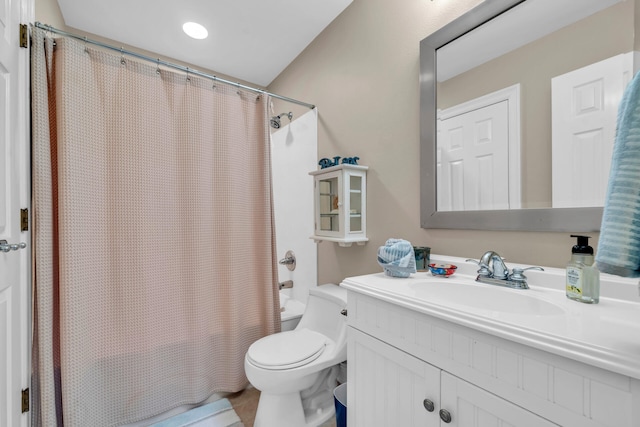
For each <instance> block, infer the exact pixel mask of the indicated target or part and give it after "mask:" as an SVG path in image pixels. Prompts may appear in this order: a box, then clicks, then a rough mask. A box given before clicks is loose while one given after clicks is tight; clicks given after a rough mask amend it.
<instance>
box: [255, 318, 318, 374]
mask: <svg viewBox="0 0 640 427" xmlns="http://www.w3.org/2000/svg"><path fill="white" fill-rule="evenodd" d="M326 345H327V338H326V337H325V336H324V335H322V334H320V333H318V332H315V331H311V330H309V329H305V328H303V329H294V330H293V331H286V332H280V333H277V334H273V335H269V336H267V337H264V338H262V339H259V340H258V341H256V342H254V343H253V344H251V346H250V347H249V350H248V351H247V359H248V360H249V361H250V362H251V363H252V364H253V365H255V366H258V367H260V368H264V369H273V370H284V369H292V368H297V367H299V366H304V365H306V364H309V363H311V362H313V361H314V360H316V359H317V358H318V357H320V355H321V354H322V352H323V351H324V349H325V347H326Z"/></svg>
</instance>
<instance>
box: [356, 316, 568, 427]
mask: <svg viewBox="0 0 640 427" xmlns="http://www.w3.org/2000/svg"><path fill="white" fill-rule="evenodd" d="M349 339H350V341H349V355H348V359H349V361H350V363H349V380H348V381H349V383H348V384H349V387H353V388H354V389H355V393H353V402H352V401H351V400H349V407H348V410H347V413H348V415H349V421H348V424H349V425H350V426H351V425H354V426H356V427H374V426H396V425H397V426H406V427H411V426H416V427H418V426H419V427H436V426H455V427H496V426H504V427H506V426H526V427H551V426H557V424H554V423H551V422H549V421H547V420H545V419H544V418H542V417H539V416H537V415H535V414H533V413H531V412H529V411H527V410H525V409H523V408H521V407H519V406H517V405H514V404H512V403H511V402H508V401H506V400H504V399H501V398H500V397H498V396H495V395H493V394H491V393H489V392H487V391H485V390H483V389H481V388H479V387H476V386H474V385H473V384H470V383H468V382H466V381H464V380H462V379H460V378H457V377H455V376H453V375H451V374H449V373H448V372H446V371H443V370H441V369H439V368H437V367H435V366H432V365H430V364H428V363H426V362H424V361H422V360H420V359H418V358H415V357H413V356H411V355H409V354H407V353H405V352H403V351H401V350H398V349H397V348H395V347H392V346H390V345H388V344H385V343H384V342H382V341H380V340H378V339H375V338H373V337H371V336H369V335H367V334H364V333H362V332H360V331H358V330H357V329H355V328H349Z"/></svg>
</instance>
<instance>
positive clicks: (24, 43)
mask: <svg viewBox="0 0 640 427" xmlns="http://www.w3.org/2000/svg"><path fill="white" fill-rule="evenodd" d="M20 47H29V27H27V24H20Z"/></svg>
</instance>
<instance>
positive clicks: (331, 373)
mask: <svg viewBox="0 0 640 427" xmlns="http://www.w3.org/2000/svg"><path fill="white" fill-rule="evenodd" d="M346 306H347V291H346V290H345V289H342V288H340V287H339V286H337V285H334V284H326V285H322V286H318V287H316V288H313V289H311V290H310V291H309V299H308V301H307V305H306V309H305V311H304V314H303V315H302V318H301V319H300V323H298V326H297V327H296V328H295V329H294V330H292V331H285V332H280V333H276V334H273V335H269V336H267V337H264V338H261V339H259V340H258V341H256V342H254V343H253V344H252V345H251V346H250V347H249V350H248V351H247V354H246V355H245V359H244V369H245V372H246V374H247V378H248V379H249V381H250V382H251V384H252V385H253V386H254V387H255V388H256V389H258V390H260V392H261V393H260V401H259V403H258V411H257V412H256V418H255V422H254V427H316V426H319V425H320V424H322V423H324V422H325V421H327V420H328V419H329V418H331V417H332V416H333V414H334V412H335V410H334V402H333V389H334V388H335V387H336V386H337V382H336V378H337V376H338V373H339V367H338V364H339V363H341V362H344V361H345V360H346V359H347V346H346V334H347V318H346V316H345V315H343V314H342V311H343V310H344V309H345V308H346Z"/></svg>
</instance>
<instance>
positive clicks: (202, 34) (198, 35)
mask: <svg viewBox="0 0 640 427" xmlns="http://www.w3.org/2000/svg"><path fill="white" fill-rule="evenodd" d="M182 31H184V32H185V33H186V34H187V35H188V36H189V37H193V38H194V39H198V40H202V39H206V38H207V36H208V35H209V32H208V31H207V29H206V28H205V27H203V26H202V25H200V24H198V23H195V22H185V23H184V24H183V25H182Z"/></svg>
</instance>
